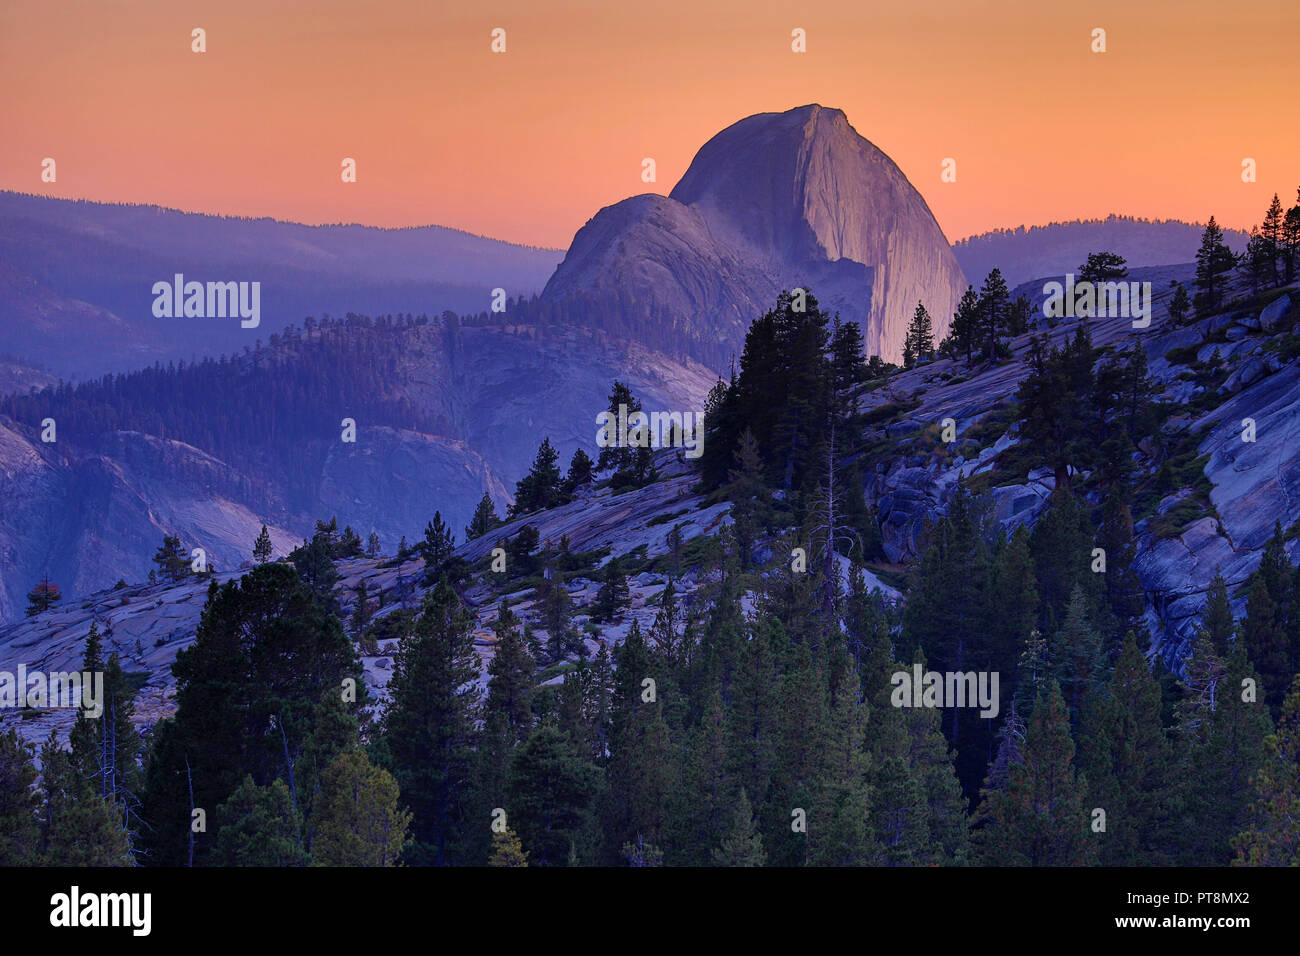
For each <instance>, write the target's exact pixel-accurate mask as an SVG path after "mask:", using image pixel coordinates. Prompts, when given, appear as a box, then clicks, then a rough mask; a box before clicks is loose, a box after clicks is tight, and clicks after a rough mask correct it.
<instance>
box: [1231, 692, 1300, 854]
mask: <svg viewBox="0 0 1300 956" xmlns="http://www.w3.org/2000/svg"><path fill="white" fill-rule="evenodd" d="M1298 763H1300V675H1297V676H1296V678H1295V680H1294V681H1292V683H1291V689H1290V692H1289V693H1288V694H1287V697H1286V701H1285V702H1284V703H1283V705H1282V712H1281V716H1280V718H1279V720H1278V724H1277V730H1276V731H1274V732H1273V733H1272V734H1270V735H1269V736H1268V737H1267V738H1265V740H1264V761H1263V764H1262V765H1261V766H1260V768H1259V770H1258V771H1257V772H1256V774H1255V779H1254V784H1255V798H1254V800H1253V801H1252V802H1251V805H1250V810H1251V814H1252V815H1253V817H1254V820H1253V822H1252V824H1251V825H1250V827H1249V828H1247V829H1246V830H1244V831H1243V832H1242V833H1241V834H1240V835H1239V836H1238V837H1237V839H1236V840H1235V841H1233V846H1234V848H1235V849H1236V851H1237V856H1236V859H1235V861H1234V862H1235V863H1236V864H1238V865H1247V866H1300V773H1297V771H1296V766H1297V764H1298Z"/></svg>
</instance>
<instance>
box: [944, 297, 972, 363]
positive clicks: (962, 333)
mask: <svg viewBox="0 0 1300 956" xmlns="http://www.w3.org/2000/svg"><path fill="white" fill-rule="evenodd" d="M979 323H980V307H979V295H978V294H977V293H976V292H975V288H974V286H967V287H966V291H965V292H964V293H963V294H962V297H961V301H960V302H958V303H957V311H956V312H954V313H953V316H952V325H951V326H950V327H949V329H948V335H949V338H948V339H945V340H944V341H945V343H946V344H947V346H948V347H947V349H946V350H945V349H944V348H943V347H942V346H941V347H940V351H941V352H944V351H946V352H948V353H950V354H951V355H952V356H953V357H954V358H955V357H957V356H960V355H964V356H965V357H966V364H967V365H969V364H971V362H972V360H973V356H974V354H975V348H976V346H977V345H978V344H979V342H980V324H979Z"/></svg>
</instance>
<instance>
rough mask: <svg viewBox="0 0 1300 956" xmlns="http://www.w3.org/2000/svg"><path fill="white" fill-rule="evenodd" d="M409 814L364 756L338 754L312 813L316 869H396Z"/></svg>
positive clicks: (388, 780) (392, 784) (391, 784)
mask: <svg viewBox="0 0 1300 956" xmlns="http://www.w3.org/2000/svg"><path fill="white" fill-rule="evenodd" d="M410 823H411V814H410V813H409V812H408V811H405V810H402V809H400V808H399V805H398V792H397V781H396V780H394V779H393V777H392V775H391V774H389V773H388V771H386V770H383V769H381V768H379V767H376V766H375V765H374V764H372V763H371V762H370V758H369V757H367V756H366V752H365V751H364V750H350V751H345V752H344V753H340V754H339V755H338V756H337V757H335V758H334V761H333V763H331V764H330V765H329V766H328V767H327V768H326V770H325V772H324V773H322V774H321V779H320V793H319V795H318V796H317V799H316V801H315V806H314V808H313V810H312V831H313V835H312V841H311V862H312V864H313V865H315V866H395V865H397V860H398V858H399V857H400V856H401V853H402V848H403V846H404V845H405V843H406V833H407V828H408V827H409V826H410Z"/></svg>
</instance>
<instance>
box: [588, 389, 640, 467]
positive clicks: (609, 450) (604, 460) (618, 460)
mask: <svg viewBox="0 0 1300 956" xmlns="http://www.w3.org/2000/svg"><path fill="white" fill-rule="evenodd" d="M606 409H607V411H608V412H609V416H610V425H609V432H610V434H611V435H614V434H616V433H617V430H618V425H617V424H616V423H617V422H618V420H619V417H620V409H621V414H622V416H623V418H624V419H625V420H626V419H629V418H631V417H632V413H633V412H639V411H641V402H640V401H638V400H637V398H636V397H635V396H634V395H633V394H632V389H630V388H628V386H627V385H625V384H623V383H622V382H620V381H617V380H615V382H614V385H613V387H612V388H611V389H610V392H609V404H608V405H607V406H606ZM629 430H630V428H629ZM635 452H636V449H634V448H631V447H628V446H620V445H617V444H610V445H607V446H606V447H604V448H602V449H601V450H600V455H599V456H598V457H597V459H596V468H597V469H598V470H600V471H613V472H615V473H620V472H626V471H629V470H630V469H631V468H632V467H633V460H634V458H635Z"/></svg>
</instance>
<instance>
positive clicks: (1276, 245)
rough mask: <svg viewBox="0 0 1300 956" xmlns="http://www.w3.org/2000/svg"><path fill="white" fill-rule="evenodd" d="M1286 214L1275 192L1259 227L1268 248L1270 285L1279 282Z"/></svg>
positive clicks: (1268, 277) (1267, 259)
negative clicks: (1278, 272) (1279, 263)
mask: <svg viewBox="0 0 1300 956" xmlns="http://www.w3.org/2000/svg"><path fill="white" fill-rule="evenodd" d="M1285 216H1286V214H1285V211H1284V210H1283V209H1282V202H1281V200H1280V199H1278V195H1277V193H1274V194H1273V201H1272V202H1271V203H1269V207H1268V211H1267V212H1265V213H1264V221H1263V222H1262V223H1261V224H1260V228H1259V234H1260V237H1261V238H1262V239H1263V241H1264V244H1265V248H1266V261H1267V262H1268V272H1267V276H1266V284H1267V285H1268V286H1272V285H1276V284H1277V265H1278V260H1279V259H1281V258H1282V257H1283V255H1284V247H1285V242H1284V229H1285Z"/></svg>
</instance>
